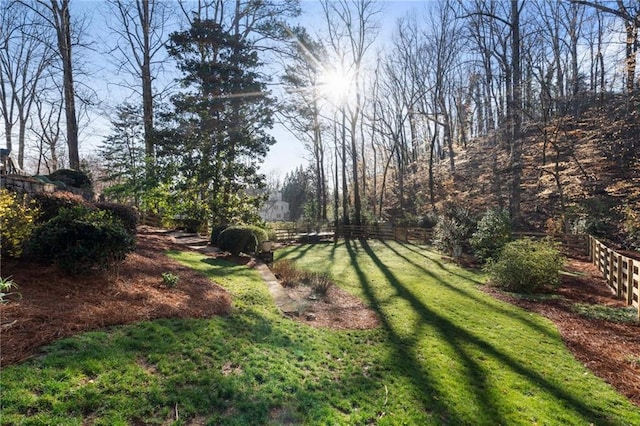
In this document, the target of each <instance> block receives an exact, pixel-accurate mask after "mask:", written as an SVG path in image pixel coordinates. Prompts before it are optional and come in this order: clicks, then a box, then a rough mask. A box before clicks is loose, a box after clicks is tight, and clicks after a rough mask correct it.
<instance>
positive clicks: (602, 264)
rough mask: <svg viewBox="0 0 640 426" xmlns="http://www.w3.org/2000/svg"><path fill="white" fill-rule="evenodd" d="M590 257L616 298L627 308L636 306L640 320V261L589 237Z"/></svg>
mask: <svg viewBox="0 0 640 426" xmlns="http://www.w3.org/2000/svg"><path fill="white" fill-rule="evenodd" d="M589 256H590V259H591V261H592V262H593V264H594V265H596V266H597V267H598V270H599V271H600V272H601V273H602V276H603V277H604V279H605V280H606V281H607V284H608V285H609V287H611V289H612V290H613V291H614V292H615V293H616V296H617V297H618V298H619V299H624V300H626V302H627V306H634V307H635V308H636V309H637V310H638V319H640V288H639V283H640V273H639V272H638V269H639V267H640V260H635V259H632V258H630V257H628V256H625V255H623V254H620V253H618V252H616V251H615V250H613V249H610V248H609V247H607V246H606V245H604V244H603V243H601V242H600V241H598V240H596V239H595V238H593V237H592V236H589Z"/></svg>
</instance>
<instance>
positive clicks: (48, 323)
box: [0, 232, 231, 366]
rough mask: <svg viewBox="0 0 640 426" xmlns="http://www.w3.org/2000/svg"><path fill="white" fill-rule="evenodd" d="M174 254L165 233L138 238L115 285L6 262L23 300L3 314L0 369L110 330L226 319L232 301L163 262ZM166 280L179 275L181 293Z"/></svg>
mask: <svg viewBox="0 0 640 426" xmlns="http://www.w3.org/2000/svg"><path fill="white" fill-rule="evenodd" d="M172 247H173V246H172V244H171V242H170V241H169V240H168V239H167V238H166V237H165V236H163V235H162V233H159V232H158V233H154V232H143V233H140V234H138V246H137V250H136V252H135V253H133V254H131V255H129V256H128V257H127V259H126V260H125V262H124V263H123V265H122V266H121V267H120V270H119V274H118V276H117V279H115V280H114V279H113V277H111V278H110V277H109V276H108V274H106V273H104V272H101V271H93V273H92V274H85V275H82V276H80V277H73V278H70V277H67V276H64V275H63V274H61V273H59V272H58V271H57V270H56V268H55V267H53V266H42V265H39V264H33V263H28V262H24V261H7V260H3V263H2V276H3V277H7V276H11V277H12V278H13V280H14V281H15V282H16V283H18V285H19V286H20V287H19V288H18V289H17V291H19V292H20V293H21V294H22V299H20V300H15V298H13V299H14V300H13V301H11V302H9V303H6V304H4V305H2V307H1V308H0V324H2V325H1V327H2V330H0V365H2V366H6V365H8V364H13V363H16V362H20V361H23V360H25V359H27V358H29V357H31V356H33V355H34V354H35V353H36V351H37V349H38V348H39V347H40V346H42V345H45V344H48V343H51V342H52V341H54V340H57V339H60V338H62V337H67V336H72V335H74V334H78V333H81V332H84V331H89V330H95V329H99V328H103V327H106V326H112V325H119V324H128V323H132V322H136V321H144V320H152V319H157V318H206V317H212V316H216V315H228V314H229V313H230V312H231V297H230V295H229V294H228V293H227V292H226V291H225V290H224V289H223V288H221V287H219V286H217V285H214V284H212V283H211V281H210V280H209V279H207V278H206V277H204V276H203V275H201V274H199V273H196V272H194V271H192V270H191V269H189V268H187V267H184V266H182V265H180V264H179V263H177V262H175V261H173V260H172V259H170V258H168V257H167V256H165V255H164V253H163V251H164V250H166V249H169V248H172ZM163 272H171V273H172V274H175V275H177V276H178V277H179V285H178V287H176V288H167V287H166V286H164V285H163V283H162V273H163Z"/></svg>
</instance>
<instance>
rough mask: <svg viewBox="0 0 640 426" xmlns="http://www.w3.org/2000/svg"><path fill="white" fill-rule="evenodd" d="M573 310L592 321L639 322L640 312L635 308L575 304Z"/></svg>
mask: <svg viewBox="0 0 640 426" xmlns="http://www.w3.org/2000/svg"><path fill="white" fill-rule="evenodd" d="M571 308H572V309H573V310H574V311H575V312H577V313H579V314H580V315H582V316H584V317H587V318H591V319H599V320H605V321H611V322H621V323H630V322H636V321H638V310H637V309H636V308H635V307H633V306H628V307H621V308H618V307H616V308H614V307H611V306H604V305H591V304H588V303H575V304H574V305H573V306H572V307H571Z"/></svg>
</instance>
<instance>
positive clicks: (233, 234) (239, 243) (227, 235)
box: [218, 226, 266, 256]
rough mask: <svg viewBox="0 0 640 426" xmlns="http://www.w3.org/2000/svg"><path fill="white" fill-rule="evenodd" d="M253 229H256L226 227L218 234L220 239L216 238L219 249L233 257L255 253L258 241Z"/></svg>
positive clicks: (250, 227)
mask: <svg viewBox="0 0 640 426" xmlns="http://www.w3.org/2000/svg"><path fill="white" fill-rule="evenodd" d="M253 228H256V227H252V226H230V227H228V228H227V229H225V230H224V231H222V232H221V233H220V237H219V238H218V246H219V247H220V249H222V250H226V251H228V252H231V254H233V255H235V256H237V255H239V254H240V252H242V253H246V254H252V253H255V252H256V251H257V250H258V245H259V243H260V241H259V239H258V237H257V236H256V234H255V233H254V229H253ZM258 229H259V228H258ZM265 234H266V232H265Z"/></svg>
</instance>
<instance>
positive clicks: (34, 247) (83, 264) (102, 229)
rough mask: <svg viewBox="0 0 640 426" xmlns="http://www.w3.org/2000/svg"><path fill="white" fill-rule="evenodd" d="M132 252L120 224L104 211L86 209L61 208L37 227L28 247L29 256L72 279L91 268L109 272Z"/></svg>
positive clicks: (130, 241) (129, 238)
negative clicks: (54, 215)
mask: <svg viewBox="0 0 640 426" xmlns="http://www.w3.org/2000/svg"><path fill="white" fill-rule="evenodd" d="M134 249H135V239H134V238H133V236H132V235H131V234H129V232H127V230H126V229H125V228H124V226H123V225H122V223H121V222H120V221H119V220H117V219H115V218H113V217H112V216H111V214H109V213H108V212H107V211H104V210H102V211H101V210H92V209H90V208H87V207H85V206H77V207H74V208H70V209H67V208H63V209H62V210H60V212H59V214H58V215H57V216H56V217H54V218H53V219H51V220H49V221H48V222H45V223H43V224H41V225H39V226H38V227H37V228H36V229H35V231H34V232H33V234H32V236H31V240H30V242H29V246H28V253H29V255H30V256H32V257H34V258H36V259H37V260H39V261H41V262H43V263H47V264H49V263H54V264H56V265H57V266H58V267H59V268H60V269H61V270H62V271H64V272H66V273H68V274H70V275H74V274H79V273H82V272H85V271H87V270H89V269H91V268H93V267H99V268H101V269H109V268H112V267H113V266H116V265H117V264H119V263H120V262H121V261H123V260H124V258H125V257H126V255H127V254H128V253H130V252H132V251H133V250H134Z"/></svg>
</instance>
